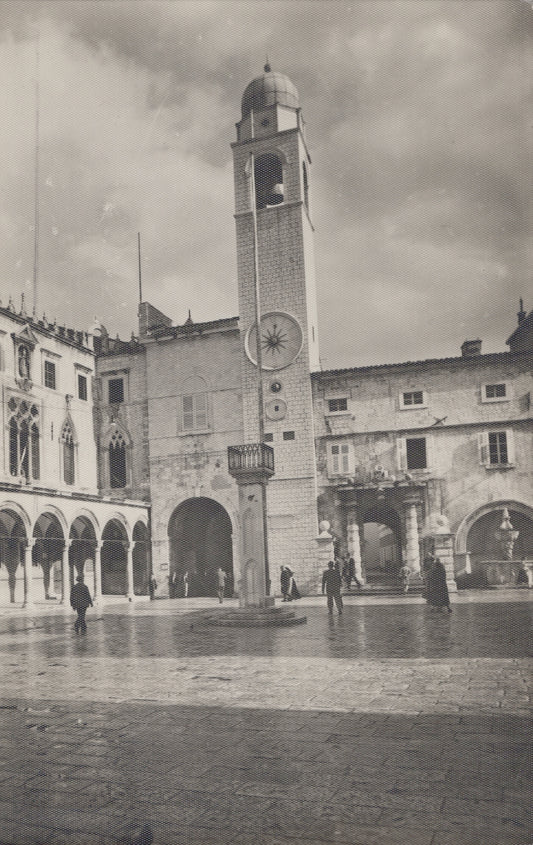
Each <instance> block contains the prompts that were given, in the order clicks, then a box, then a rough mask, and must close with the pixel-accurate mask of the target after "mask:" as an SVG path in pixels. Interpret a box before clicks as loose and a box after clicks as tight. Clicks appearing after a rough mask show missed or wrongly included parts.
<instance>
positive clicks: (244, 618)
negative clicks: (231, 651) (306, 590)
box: [201, 606, 307, 628]
mask: <svg viewBox="0 0 533 845" xmlns="http://www.w3.org/2000/svg"><path fill="white" fill-rule="evenodd" d="M201 621H202V622H203V623H204V624H206V625H219V626H221V627H227V628H278V627H285V626H290V625H304V624H305V623H306V622H307V616H304V615H302V614H296V612H295V611H294V610H291V609H289V608H288V607H279V606H278V607H266V608H262V607H236V608H229V609H227V610H226V609H224V610H223V609H220V610H217V611H210V612H207V613H203V614H202V616H201Z"/></svg>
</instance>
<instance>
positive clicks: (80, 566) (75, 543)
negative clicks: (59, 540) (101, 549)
mask: <svg viewBox="0 0 533 845" xmlns="http://www.w3.org/2000/svg"><path fill="white" fill-rule="evenodd" d="M70 540H71V541H72V542H71V544H70V549H69V555H68V558H69V582H70V585H71V586H72V584H73V582H74V576H75V575H83V576H84V578H87V579H88V578H90V577H91V576H93V577H94V550H95V548H96V533H95V530H94V526H93V524H92V522H91V520H90V519H89V518H88V517H86V516H77V517H76V519H75V520H74V522H73V523H72V525H71V528H70ZM88 586H89V584H88ZM89 589H91V587H90V586H89Z"/></svg>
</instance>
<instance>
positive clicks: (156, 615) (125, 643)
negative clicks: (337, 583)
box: [0, 591, 533, 845]
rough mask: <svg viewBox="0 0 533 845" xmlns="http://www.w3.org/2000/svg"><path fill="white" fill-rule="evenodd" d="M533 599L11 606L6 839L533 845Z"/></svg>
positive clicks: (0, 737)
mask: <svg viewBox="0 0 533 845" xmlns="http://www.w3.org/2000/svg"><path fill="white" fill-rule="evenodd" d="M532 598H533V596H531V591H529V592H527V591H497V592H494V593H470V594H459V595H457V596H454V597H453V613H452V614H451V615H449V614H439V613H432V612H430V610H429V609H428V608H427V607H426V605H425V604H424V602H423V601H422V600H421V599H420V598H419V597H406V598H403V597H400V598H391V599H371V598H359V597H353V598H352V597H350V598H348V599H347V601H346V607H345V613H344V614H343V616H342V617H339V616H337V615H336V614H334V615H333V617H328V614H327V613H326V610H325V607H324V600H322V599H307V600H304V601H303V602H299V603H298V606H299V610H300V611H301V612H304V613H305V614H306V615H307V617H308V622H307V624H306V625H301V626H296V627H294V628H273V629H257V628H252V629H234V628H231V629H228V628H217V627H206V626H205V625H204V624H203V623H202V614H201V608H203V607H209V608H210V609H214V608H215V607H216V603H215V601H210V600H205V601H201V600H188V601H187V600H182V601H179V600H178V601H156V602H139V603H137V604H135V605H131V604H126V603H117V604H113V603H107V604H105V605H104V606H103V607H102V608H99V609H98V610H94V611H92V610H91V611H89V614H88V634H87V635H86V636H85V637H82V636H76V635H75V634H74V631H73V628H72V624H73V621H74V615H73V614H72V613H71V611H70V610H67V609H63V608H61V607H54V608H50V607H49V605H47V606H39V607H37V608H36V609H35V610H34V611H33V612H32V615H31V616H28V615H25V614H24V613H23V612H22V611H21V610H20V609H18V608H16V607H13V606H11V607H7V608H6V607H2V608H0V659H1V665H2V686H1V698H0V843H1V845H11V844H12V845H26V843H28V845H37V843H43V845H44V843H46V845H60V843H65V845H66V844H67V843H72V845H74V843H76V845H84V843H88V845H91V843H93V845H110V843H122V845H133V843H135V845H149V843H150V842H153V843H154V845H189V844H190V845H226V843H230V842H231V843H235V845H319V843H323V844H324V845H325V844H326V843H328V845H329V843H346V844H348V843H349V845H378V843H379V845H389V844H390V845H396V843H398V845H400V843H401V845H507V843H509V844H510V845H511V843H515V844H516V845H530V844H531V842H532V841H533V834H532V831H531V827H529V826H528V825H529V823H530V820H529V819H528V815H527V811H528V807H529V801H530V794H531V782H530V775H531V771H530V759H531V758H530V751H531V748H530V745H529V735H528V729H529V724H528V714H529V713H530V710H529V707H530V698H529V692H530V690H529V689H528V683H529V680H530V677H531V662H530V661H529V660H528V654H530V632H531V610H532V608H533V603H532V601H531V599H532ZM228 604H231V603H228ZM225 606H227V605H225Z"/></svg>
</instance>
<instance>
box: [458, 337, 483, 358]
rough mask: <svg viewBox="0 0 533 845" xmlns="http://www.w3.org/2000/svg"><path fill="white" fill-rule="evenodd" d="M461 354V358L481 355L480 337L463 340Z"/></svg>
mask: <svg viewBox="0 0 533 845" xmlns="http://www.w3.org/2000/svg"><path fill="white" fill-rule="evenodd" d="M461 355H462V356H463V358H475V357H476V355H481V341H480V339H479V338H478V339H477V340H465V342H464V343H463V344H462V345H461Z"/></svg>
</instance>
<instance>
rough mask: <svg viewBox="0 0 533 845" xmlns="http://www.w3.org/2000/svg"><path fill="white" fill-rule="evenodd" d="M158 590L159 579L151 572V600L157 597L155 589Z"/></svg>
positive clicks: (149, 587) (149, 584) (149, 581)
mask: <svg viewBox="0 0 533 845" xmlns="http://www.w3.org/2000/svg"><path fill="white" fill-rule="evenodd" d="M156 590H157V581H156V580H155V577H154V573H153V572H150V577H149V579H148V592H149V594H150V601H153V600H154V599H155V591H156Z"/></svg>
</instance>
